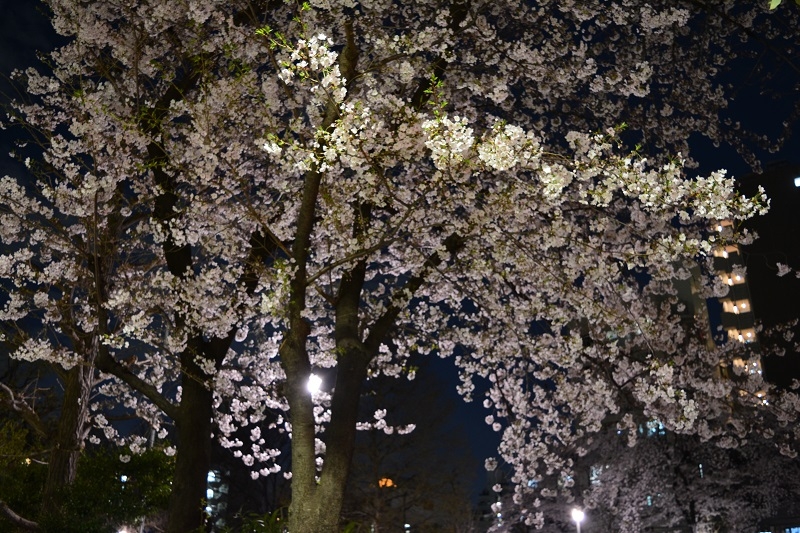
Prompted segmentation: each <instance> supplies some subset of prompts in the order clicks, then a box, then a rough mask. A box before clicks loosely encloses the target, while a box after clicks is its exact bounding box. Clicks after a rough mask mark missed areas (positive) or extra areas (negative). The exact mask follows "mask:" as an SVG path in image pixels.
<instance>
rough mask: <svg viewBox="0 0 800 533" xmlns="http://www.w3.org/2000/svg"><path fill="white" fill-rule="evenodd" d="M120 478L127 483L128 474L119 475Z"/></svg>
mask: <svg viewBox="0 0 800 533" xmlns="http://www.w3.org/2000/svg"><path fill="white" fill-rule="evenodd" d="M119 480H120V481H122V482H123V483H126V482H127V481H128V476H126V475H125V474H122V475H121V476H119Z"/></svg>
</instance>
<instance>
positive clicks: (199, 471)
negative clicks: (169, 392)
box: [167, 376, 213, 533]
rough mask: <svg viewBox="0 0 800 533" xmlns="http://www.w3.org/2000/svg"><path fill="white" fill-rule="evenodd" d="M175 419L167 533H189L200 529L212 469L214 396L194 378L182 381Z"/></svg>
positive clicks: (189, 377)
mask: <svg viewBox="0 0 800 533" xmlns="http://www.w3.org/2000/svg"><path fill="white" fill-rule="evenodd" d="M182 387H183V389H182V393H181V404H180V417H179V418H178V420H177V429H178V446H177V448H178V453H177V456H176V464H175V475H174V477H173V479H172V495H171V498H170V504H169V520H168V522H167V533H189V532H191V531H196V530H198V529H199V528H201V527H202V526H203V523H204V512H205V509H204V508H205V505H204V503H203V502H204V500H205V497H206V485H207V479H208V478H207V476H208V471H209V469H210V468H211V417H212V415H213V404H212V401H213V395H212V393H211V391H210V390H209V389H208V388H207V387H206V386H205V385H204V384H203V383H202V382H201V381H200V380H199V379H197V378H194V377H192V376H187V377H186V378H185V379H184V380H183V384H182Z"/></svg>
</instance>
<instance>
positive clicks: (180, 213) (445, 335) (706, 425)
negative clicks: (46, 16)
mask: <svg viewBox="0 0 800 533" xmlns="http://www.w3.org/2000/svg"><path fill="white" fill-rule="evenodd" d="M46 3H47V5H48V6H49V8H50V9H51V11H52V21H53V25H54V27H55V29H56V31H58V32H59V33H60V34H62V35H64V36H65V37H67V39H68V40H67V43H66V44H64V45H63V46H61V47H60V48H58V49H57V50H55V51H54V52H53V53H52V54H50V55H49V56H48V61H47V63H46V66H44V67H42V68H39V69H36V68H29V69H27V70H25V71H21V72H17V73H16V74H15V79H16V80H17V82H18V83H19V84H20V85H21V86H22V87H24V88H25V91H26V93H27V97H26V98H25V99H22V100H18V101H17V102H15V103H14V105H13V107H12V111H11V114H10V118H9V122H10V123H12V124H17V125H21V126H23V127H25V128H26V131H27V133H28V141H30V140H33V141H34V142H32V143H29V144H27V145H21V146H20V147H19V150H18V155H19V157H20V158H22V159H23V160H24V161H25V162H26V164H27V165H28V167H29V169H30V171H31V176H33V178H22V177H16V178H15V177H4V178H1V179H0V239H2V242H3V243H4V245H5V246H6V248H5V249H4V250H3V251H2V255H0V278H2V279H3V280H4V288H5V289H6V290H7V295H6V296H5V301H4V303H3V306H4V307H3V309H2V311H0V319H2V320H3V323H4V328H5V331H6V339H7V341H8V342H10V343H12V344H13V345H14V352H13V357H15V358H18V359H25V360H44V361H49V362H52V363H54V364H56V365H60V366H61V367H63V368H65V369H69V368H74V369H82V372H83V373H82V374H80V375H75V376H74V379H75V383H76V387H77V389H76V391H77V392H76V393H75V395H74V396H72V397H70V400H69V402H66V403H65V405H68V406H75V405H80V406H81V409H82V411H80V412H75V413H73V414H74V417H75V420H76V421H77V422H78V423H77V424H75V425H74V426H73V428H72V429H73V430H74V431H73V432H74V433H75V434H76V435H80V436H81V439H82V438H83V437H84V436H88V439H89V440H94V441H96V440H97V439H98V438H99V437H100V436H105V437H106V438H110V439H111V440H112V441H114V442H116V443H117V444H119V445H121V446H124V447H126V449H125V450H123V451H122V457H123V459H125V458H127V456H128V455H130V454H136V453H140V452H141V451H143V450H144V449H145V448H146V447H147V441H148V439H147V438H146V435H142V434H125V433H120V432H118V431H117V430H116V429H115V428H114V425H113V424H112V423H110V422H109V418H108V416H107V414H108V412H109V410H111V411H113V410H117V411H119V410H127V411H129V412H132V413H135V414H136V415H137V416H139V417H141V418H142V419H144V420H146V421H147V422H148V424H149V425H150V426H151V431H152V434H153V435H154V436H155V438H157V439H165V438H172V437H170V436H169V433H170V431H171V428H173V427H174V429H175V430H176V434H175V435H173V437H175V438H176V439H177V440H176V441H175V443H176V444H175V446H176V448H173V447H172V446H170V447H168V448H167V450H169V451H170V453H172V452H175V451H177V457H176V473H175V481H174V485H173V497H172V498H173V499H172V503H171V509H170V525H169V530H170V531H173V532H179V531H180V532H185V531H189V530H191V529H193V528H195V527H197V526H198V525H199V524H200V521H201V520H202V507H201V504H200V502H201V500H202V498H203V495H204V490H205V479H206V474H207V471H208V465H209V461H210V439H211V438H212V434H213V436H214V437H215V438H218V439H220V441H221V442H222V443H223V445H225V446H226V447H229V448H231V449H232V451H233V453H234V454H236V455H237V456H240V457H241V458H242V460H243V461H244V462H245V464H247V465H249V466H252V471H253V476H254V477H256V476H266V475H270V474H277V475H287V476H289V475H291V479H292V491H293V500H292V506H291V508H290V529H291V531H292V532H293V533H294V532H297V533H301V532H303V531H314V532H317V533H318V532H320V531H332V530H334V529H335V527H336V522H337V520H338V516H339V511H340V509H341V503H342V491H343V489H344V482H345V480H346V477H347V472H348V467H349V463H350V459H351V456H352V453H353V443H354V438H355V437H354V435H355V431H356V428H357V426H361V427H380V428H381V429H385V431H387V432H391V431H408V430H410V429H411V428H410V426H409V424H411V423H413V421H401V420H393V419H392V416H391V414H385V413H384V412H383V411H381V410H378V411H377V412H376V414H375V417H374V419H373V420H367V421H365V420H359V419H358V402H359V394H360V392H361V390H362V385H363V383H364V381H365V380H368V379H370V378H372V377H375V376H378V375H382V376H390V377H398V378H403V377H405V378H413V376H414V369H413V368H412V367H410V366H409V365H408V364H407V362H408V359H409V357H410V356H411V355H412V354H422V355H425V354H431V356H432V355H434V354H435V355H438V356H439V357H444V358H450V359H451V360H452V361H453V363H454V364H455V365H456V366H457V367H458V369H459V372H460V376H461V381H462V383H461V386H460V392H461V393H462V394H463V395H464V396H465V397H466V398H467V399H470V398H471V397H472V396H473V393H474V391H475V390H476V382H477V383H479V384H483V385H482V386H484V387H486V388H487V389H488V391H487V392H486V395H485V398H483V401H484V405H485V406H486V408H487V409H489V410H490V412H491V414H490V415H489V417H488V419H487V421H488V422H489V423H490V424H491V425H493V426H494V427H495V428H496V430H497V431H502V435H503V443H502V445H501V448H500V454H502V455H503V457H504V458H505V459H506V460H507V461H508V462H509V463H511V464H513V465H514V468H515V469H516V470H515V476H514V481H515V482H517V483H519V487H520V488H519V490H520V491H526V490H529V487H528V484H527V481H528V480H532V479H537V478H539V477H540V476H542V475H550V474H552V473H553V472H558V471H569V470H570V468H571V467H572V464H573V459H572V458H571V455H575V454H578V455H580V454H581V453H582V450H583V447H582V442H583V441H584V440H585V439H587V438H590V436H591V434H592V433H593V432H595V431H597V430H598V429H599V428H600V426H601V424H602V421H603V420H604V419H605V418H606V417H607V416H608V415H609V414H616V413H620V412H623V411H625V410H626V409H627V408H628V406H629V405H635V406H636V407H637V409H638V410H639V411H640V412H642V413H645V414H646V416H648V417H654V418H655V417H657V418H658V419H659V420H660V421H661V422H662V423H663V424H665V425H666V426H667V427H669V428H670V429H672V430H674V431H678V432H695V433H699V434H700V435H701V436H702V437H703V438H704V439H710V438H713V437H715V436H717V435H720V434H721V433H722V432H724V431H725V425H724V424H721V423H720V424H716V423H715V421H724V420H725V419H726V418H727V417H728V416H729V412H730V409H729V405H730V402H731V401H732V399H733V400H735V401H737V402H738V401H742V402H744V403H746V404H750V405H755V404H758V403H759V401H758V399H757V398H756V397H755V392H756V391H758V390H760V388H761V387H762V386H763V385H762V384H761V383H760V382H759V381H758V377H757V376H752V377H751V378H750V379H749V381H748V380H742V381H737V382H733V381H722V380H719V379H715V376H716V375H717V368H718V366H719V364H720V362H721V361H722V362H723V363H724V362H725V361H727V359H728V358H729V357H730V356H729V355H728V353H727V352H726V349H725V348H716V347H713V346H709V344H708V343H707V342H703V341H702V340H700V339H699V335H698V334H697V331H701V330H702V327H701V326H698V329H697V330H696V331H693V330H692V329H691V328H687V327H686V325H685V323H684V322H682V321H681V320H680V313H676V312H675V310H676V309H678V308H679V307H680V305H681V304H680V303H679V302H678V300H677V298H676V297H675V295H674V293H675V284H674V281H675V280H676V279H686V278H687V277H689V276H690V272H689V268H690V267H691V266H693V265H695V264H696V263H698V262H699V263H700V264H701V265H702V266H703V268H706V273H708V264H707V257H708V255H709V253H710V251H711V250H712V249H713V248H714V247H716V246H718V245H720V244H724V245H727V244H731V243H734V242H737V241H738V240H739V239H740V238H741V237H740V236H739V235H737V233H736V230H737V229H738V224H739V223H740V222H741V221H742V220H745V219H747V218H748V217H751V216H753V215H755V214H757V213H762V212H764V210H765V209H766V203H767V201H766V199H765V198H764V197H763V196H762V195H759V196H757V197H755V198H746V197H743V196H741V195H739V194H737V193H736V191H735V187H734V181H733V179H732V178H730V177H727V176H726V174H725V172H724V171H719V172H714V173H712V174H711V175H709V176H704V177H701V176H693V175H691V174H690V173H689V172H688V171H687V170H686V169H685V168H684V163H685V161H686V160H685V158H687V157H690V154H689V152H688V137H689V135H690V134H692V133H696V132H700V133H702V134H703V135H705V136H707V137H708V138H709V139H711V140H712V141H714V142H725V141H730V142H733V143H735V145H736V146H737V147H738V148H740V149H742V150H743V153H745V154H747V151H746V150H745V143H744V140H745V139H744V137H743V135H742V133H741V130H740V129H739V128H738V127H737V126H736V125H735V124H734V123H733V122H731V121H730V120H729V119H730V117H726V115H725V108H726V106H727V104H728V98H729V97H730V94H731V92H732V91H733V87H732V86H731V85H730V83H729V82H726V81H725V80H724V78H722V77H720V73H721V72H722V71H724V69H725V68H726V65H728V64H729V61H732V60H733V58H734V57H735V56H736V54H737V53H739V52H740V48H741V47H740V41H741V39H742V35H745V36H748V35H755V34H761V35H777V36H780V35H781V34H780V33H779V32H780V28H779V27H776V25H775V22H774V19H771V18H770V17H768V16H764V17H760V16H758V14H757V12H756V8H755V7H752V6H749V7H748V9H743V8H739V7H736V6H734V5H733V4H734V3H733V2H727V3H722V4H719V3H714V4H713V5H706V4H705V3H703V2H699V1H698V2H686V3H685V4H681V5H676V4H675V3H674V2H667V1H663V2H662V1H654V2H650V3H647V4H644V5H642V4H640V3H637V2H632V1H628V0H619V1H615V2H604V3H598V4H597V5H588V4H586V3H585V2H573V1H562V2H557V3H556V2H548V1H541V2H491V3H478V2H461V1H454V2H450V3H442V2H427V1H415V2H392V1H387V0H383V1H381V0H375V1H364V2H353V1H351V0H343V1H336V0H315V1H314V2H310V3H302V4H300V3H289V2H278V1H260V0H257V1H245V0H241V1H240V0H234V1H230V0H225V1H222V0H218V1H210V0H203V1H193V0H187V1H180V2H161V1H150V0H145V1H141V0H140V1H127V0H102V1H97V2H88V3H87V2H81V1H77V0H49V1H47V2H46ZM792 16H793V15H792ZM790 37H791V36H788V37H787V38H790ZM775 38H776V39H777V38H778V37H775ZM765 46H766V45H765ZM689 80H690V81H691V83H684V81H689ZM726 123H730V124H731V126H730V127H725V124H726ZM623 124H624V125H626V126H623ZM626 128H627V129H626ZM634 144H636V145H639V146H633V145H634ZM688 162H689V163H692V160H691V159H689V160H688ZM720 220H731V221H733V226H730V227H726V228H728V229H726V230H725V232H723V233H718V232H716V231H715V230H714V227H715V225H716V222H718V221H720ZM698 290H699V291H700V293H701V294H704V295H706V294H707V295H711V294H723V293H724V292H725V290H726V288H725V287H724V285H722V283H721V282H720V281H718V280H715V279H714V278H712V277H711V276H706V277H705V278H704V279H703V281H702V282H701V283H700V286H699V287H698ZM692 335H694V337H692ZM689 337H692V338H689ZM312 373H314V374H317V375H320V376H322V377H323V386H322V390H321V391H320V392H318V393H314V394H311V393H309V391H308V390H307V382H308V380H309V377H310V376H311V374H312ZM89 391H91V392H92V395H93V396H92V402H91V405H92V407H91V409H89V405H90V402H88V401H85V400H86V399H88V397H89ZM275 413H279V416H277V417H276V416H275ZM212 418H213V422H212ZM263 420H269V423H270V424H273V425H274V426H275V427H279V428H281V429H283V430H284V431H286V432H287V433H290V434H291V437H292V458H291V468H292V471H291V473H289V472H281V467H280V465H279V463H278V462H276V455H277V454H278V450H276V449H273V448H272V447H270V443H269V442H266V441H265V440H264V439H263V438H262V437H261V429H260V426H259V424H260V423H261V422H262V421H263ZM623 420H624V421H627V422H629V423H632V421H631V420H629V419H627V418H623ZM90 426H91V427H90ZM92 428H93V429H92ZM241 428H247V429H248V430H249V431H250V442H243V441H242V440H240V439H238V438H235V437H234V436H233V435H234V433H235V431H236V430H237V429H241ZM528 520H529V522H530V523H541V521H542V520H543V519H542V516H541V514H540V513H536V512H531V513H530V515H529V517H528Z"/></svg>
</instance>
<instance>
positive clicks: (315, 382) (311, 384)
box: [306, 374, 322, 395]
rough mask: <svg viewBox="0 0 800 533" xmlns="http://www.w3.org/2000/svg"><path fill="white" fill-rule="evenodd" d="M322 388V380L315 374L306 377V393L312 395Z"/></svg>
mask: <svg viewBox="0 0 800 533" xmlns="http://www.w3.org/2000/svg"><path fill="white" fill-rule="evenodd" d="M321 387H322V378H321V377H319V376H318V375H316V374H311V375H310V376H308V384H306V388H307V389H308V392H310V393H311V394H312V395H313V394H316V393H318V392H319V389H320V388H321Z"/></svg>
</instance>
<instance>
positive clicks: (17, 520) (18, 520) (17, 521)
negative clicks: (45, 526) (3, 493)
mask: <svg viewBox="0 0 800 533" xmlns="http://www.w3.org/2000/svg"><path fill="white" fill-rule="evenodd" d="M0 514H2V515H3V516H5V517H6V519H7V520H8V521H9V522H11V523H12V524H14V525H15V526H17V527H21V528H23V529H27V530H28V531H39V524H38V523H36V522H34V521H32V520H28V519H27V518H23V517H21V516H20V515H18V514H17V513H15V512H14V511H13V510H12V509H11V507H9V506H8V504H7V503H6V502H4V501H3V500H0Z"/></svg>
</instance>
